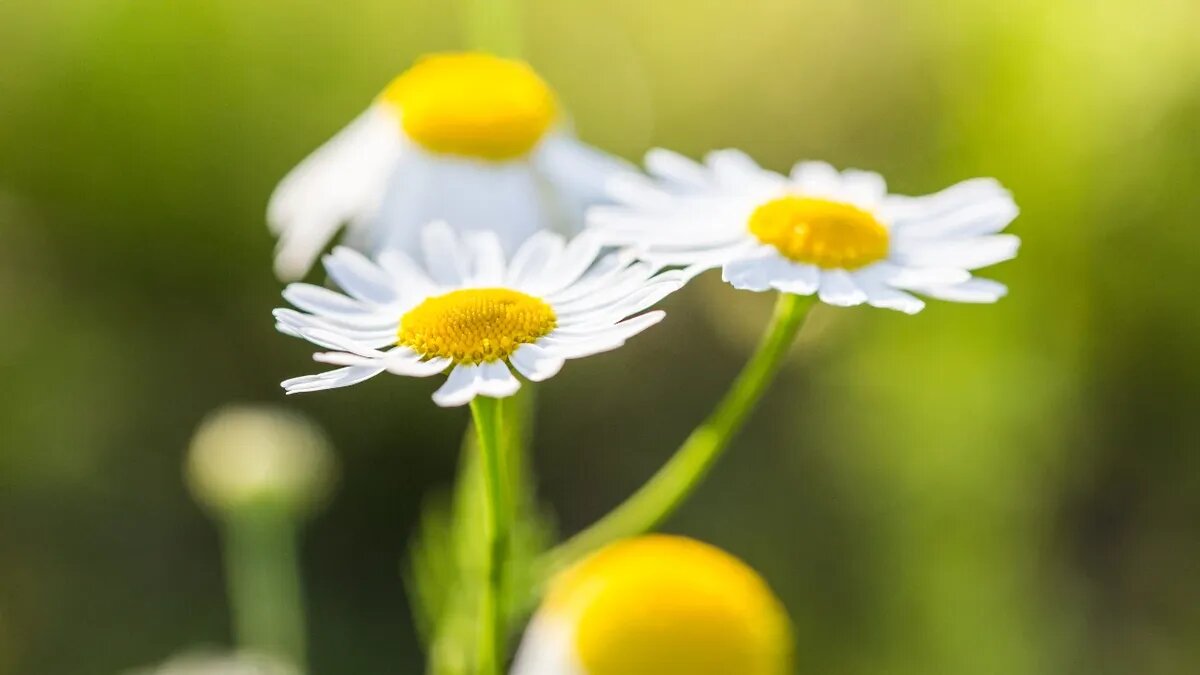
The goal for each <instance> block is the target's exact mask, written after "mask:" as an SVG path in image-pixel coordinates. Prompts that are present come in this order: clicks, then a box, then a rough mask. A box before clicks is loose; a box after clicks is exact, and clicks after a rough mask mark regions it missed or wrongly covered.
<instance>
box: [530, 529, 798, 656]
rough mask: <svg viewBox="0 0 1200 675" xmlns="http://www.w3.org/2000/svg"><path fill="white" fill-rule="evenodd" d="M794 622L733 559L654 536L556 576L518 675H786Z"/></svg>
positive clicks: (628, 543) (689, 543) (617, 546)
mask: <svg viewBox="0 0 1200 675" xmlns="http://www.w3.org/2000/svg"><path fill="white" fill-rule="evenodd" d="M791 657H792V637H791V627H790V622H789V621H788V618H787V614H786V612H785V610H784V608H783V606H782V605H781V604H780V602H779V601H778V600H777V599H776V597H775V596H774V594H773V593H772V592H771V589H770V588H768V587H767V585H766V583H765V582H764V581H763V580H762V579H761V578H760V577H759V575H758V574H757V573H755V572H754V570H752V569H750V568H749V567H747V566H746V565H745V564H744V563H743V562H741V561H740V560H738V559H736V558H734V557H733V556H731V555H729V554H727V553H725V552H723V551H721V550H719V549H717V548H714V547H712V546H709V545H707V544H704V543H701V542H698V541H694V540H691V539H687V538H683V537H676V536H667V535H650V536H644V537H638V538H635V539H628V540H625V541H621V542H618V543H615V544H611V545H609V546H608V547H606V548H604V549H601V550H600V551H599V552H597V553H595V554H593V555H592V556H590V557H588V558H586V559H584V560H583V561H582V562H580V563H578V564H577V565H576V566H574V567H572V568H570V569H568V570H567V571H566V572H564V573H562V574H561V575H559V577H558V578H556V579H555V580H554V581H553V583H552V585H551V587H550V589H549V592H548V593H547V595H546V598H545V600H544V601H543V603H542V606H541V608H540V609H539V610H538V612H537V614H536V616H535V617H534V619H533V621H532V622H531V623H530V627H529V629H528V630H527V632H526V635H525V639H524V641H523V643H522V645H521V649H520V651H519V653H518V655H517V660H516V665H515V666H514V668H513V675H784V674H785V673H788V672H790V668H791Z"/></svg>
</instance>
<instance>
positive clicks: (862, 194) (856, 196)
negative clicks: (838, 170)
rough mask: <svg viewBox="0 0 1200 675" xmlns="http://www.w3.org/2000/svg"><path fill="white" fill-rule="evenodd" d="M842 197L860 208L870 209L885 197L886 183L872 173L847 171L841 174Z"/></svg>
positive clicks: (881, 177) (855, 170)
mask: <svg viewBox="0 0 1200 675" xmlns="http://www.w3.org/2000/svg"><path fill="white" fill-rule="evenodd" d="M841 194H842V197H843V198H844V199H845V200H846V201H848V202H850V203H851V204H855V205H857V206H859V207H862V208H872V207H874V206H875V205H876V204H878V203H879V202H880V201H882V200H883V198H884V197H885V196H886V195H887V182H886V181H884V180H883V176H880V175H879V174H877V173H875V172H873V171H859V170H857V169H847V170H845V171H843V172H842V186H841Z"/></svg>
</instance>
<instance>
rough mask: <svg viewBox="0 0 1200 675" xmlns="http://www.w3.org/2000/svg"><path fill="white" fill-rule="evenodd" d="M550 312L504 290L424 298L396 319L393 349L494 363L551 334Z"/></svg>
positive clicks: (553, 322)
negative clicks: (397, 332)
mask: <svg viewBox="0 0 1200 675" xmlns="http://www.w3.org/2000/svg"><path fill="white" fill-rule="evenodd" d="M557 320H558V319H557V317H556V316H555V314H554V309H552V308H551V307H550V305H548V304H546V302H545V301H543V300H541V299H539V298H535V297H533V296H531V295H526V294H524V293H521V292H520V291H514V290H510V289H507V288H468V289H464V290H459V291H451V292H449V293H446V294H445V295H439V296H436V297H432V298H427V299H426V300H425V301H424V302H422V303H421V304H419V305H417V306H416V307H414V308H412V309H411V310H409V311H408V312H407V313H405V315H404V316H403V317H402V318H401V319H400V331H399V334H398V335H397V338H396V344H398V345H401V346H404V347H409V348H411V349H412V350H413V351H415V352H417V353H418V354H421V355H423V356H427V357H431V358H432V357H449V358H451V359H453V360H454V362H455V363H483V362H485V361H498V360H500V359H506V358H508V357H509V356H511V355H512V353H513V352H514V351H516V350H517V347H519V346H521V345H523V344H527V343H530V342H534V341H535V340H537V339H538V338H540V337H542V336H544V335H546V334H547V333H549V332H550V331H552V330H554V326H555V325H556V323H557Z"/></svg>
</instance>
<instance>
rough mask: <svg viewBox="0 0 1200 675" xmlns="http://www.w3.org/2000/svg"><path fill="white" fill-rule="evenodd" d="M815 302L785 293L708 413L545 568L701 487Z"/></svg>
mask: <svg viewBox="0 0 1200 675" xmlns="http://www.w3.org/2000/svg"><path fill="white" fill-rule="evenodd" d="M813 302H814V301H813V299H812V297H810V296H799V295H792V294H790V293H781V294H779V298H778V300H777V302H776V304H775V313H774V315H773V316H772V318H771V323H770V324H769V326H768V327H767V331H766V333H765V334H764V335H763V338H762V341H761V342H760V343H759V345H758V349H757V350H756V351H755V352H754V355H753V356H751V357H750V360H749V361H748V362H747V363H746V365H745V366H744V367H743V368H742V372H741V373H739V374H738V376H737V379H735V380H734V381H733V385H732V386H731V387H730V388H729V391H727V392H726V393H725V396H724V398H722V399H721V401H720V403H718V404H717V407H716V408H715V409H714V410H713V412H712V413H711V414H710V415H709V416H708V419H706V420H705V421H704V422H703V423H702V424H701V425H700V426H699V427H697V428H696V429H695V431H693V432H692V433H691V435H689V436H688V438H687V440H685V441H684V442H683V445H681V446H679V449H678V450H676V451H675V454H674V455H673V456H672V457H671V459H670V460H668V462H667V463H666V464H665V465H664V466H663V467H662V468H661V469H659V470H658V473H656V474H654V476H653V477H652V478H651V479H650V480H649V481H648V482H647V483H646V484H645V485H643V486H642V487H641V489H639V490H638V491H637V492H635V493H634V494H633V495H632V496H631V497H629V499H627V500H626V501H625V502H624V503H623V504H621V505H620V506H618V507H617V508H615V509H614V510H612V511H611V512H610V513H609V514H608V515H606V516H604V517H603V518H601V519H600V520H599V521H597V522H596V523H595V524H593V525H592V526H591V527H589V528H587V529H586V530H584V531H582V532H580V533H579V534H577V535H575V536H574V537H572V538H570V539H568V540H567V541H566V542H564V543H563V544H561V545H560V546H558V547H557V548H555V549H554V550H552V551H550V552H549V553H547V554H546V556H545V558H544V560H543V561H542V562H543V567H542V569H543V571H544V572H546V573H550V574H552V573H554V572H557V571H559V570H561V569H563V568H564V567H566V566H569V565H570V564H572V563H574V562H576V561H578V560H579V559H581V558H583V557H584V556H586V555H587V554H589V553H591V552H592V551H595V550H597V549H599V548H600V547H602V546H604V545H606V544H609V543H611V542H613V541H616V540H618V539H622V538H625V537H630V536H634V535H637V534H642V533H644V532H648V531H650V530H652V529H654V528H655V527H657V526H658V525H659V524H661V523H662V522H663V521H664V520H666V519H667V517H668V516H670V515H671V514H672V513H673V512H674V511H675V509H677V508H678V507H679V505H680V504H682V503H683V501H684V500H685V499H687V497H688V496H689V495H690V494H691V493H692V491H693V490H695V489H696V486H697V485H699V484H700V481H701V480H703V479H704V477H705V476H706V475H707V474H708V471H709V469H711V468H712V466H713V464H714V463H715V462H716V461H717V459H718V458H719V457H720V456H721V453H722V451H724V450H725V448H726V447H727V446H728V445H729V441H730V439H731V438H732V437H733V435H734V434H735V433H737V431H738V429H740V428H741V426H742V424H743V423H744V422H745V421H746V417H747V416H748V415H749V414H750V412H751V411H752V410H753V409H754V406H755V404H756V403H758V400H759V399H760V398H761V397H762V394H763V392H764V391H765V390H766V388H767V386H768V385H769V384H770V383H771V380H772V379H774V376H775V373H776V372H777V371H778V370H779V366H780V364H781V363H782V362H783V359H784V356H786V355H787V351H788V348H789V347H790V346H791V345H792V343H793V342H794V341H795V337H796V334H797V333H798V332H799V330H800V327H801V326H802V325H803V324H804V319H805V317H807V316H808V312H809V309H810V308H811V307H812V305H813Z"/></svg>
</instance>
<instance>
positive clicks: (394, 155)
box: [267, 106, 403, 280]
mask: <svg viewBox="0 0 1200 675" xmlns="http://www.w3.org/2000/svg"><path fill="white" fill-rule="evenodd" d="M402 147H403V144H402V142H401V137H400V127H399V125H398V124H397V122H396V119H395V118H394V117H393V116H391V115H390V114H389V113H388V112H387V111H386V110H384V109H382V108H380V107H378V106H372V107H371V108H369V109H368V110H367V111H366V112H364V113H363V114H362V115H360V116H359V117H357V118H356V119H355V120H354V121H353V122H351V123H350V124H349V126H347V127H346V128H345V129H343V130H342V131H341V132H339V133H338V134H337V135H336V136H334V137H333V138H332V139H331V140H330V141H329V142H327V143H326V144H325V145H323V146H321V147H320V148H319V149H318V150H317V151H316V152H314V153H313V154H312V155H310V156H309V157H308V158H307V159H305V160H304V161H302V162H301V163H300V164H299V165H298V166H297V167H296V168H295V169H293V170H292V171H291V173H289V174H288V175H287V176H286V177H285V178H284V179H283V181H282V182H280V184H279V187H277V188H276V189H275V193H274V194H273V195H271V201H270V204H269V205H268V207H267V222H268V224H269V225H270V226H271V230H272V231H273V232H275V233H276V234H277V235H278V236H279V243H278V245H277V247H276V252H275V272H276V274H278V275H279V277H280V278H281V279H285V280H290V279H297V278H299V277H302V276H304V273H305V272H307V271H308V269H309V268H310V267H312V263H313V261H314V260H316V259H317V256H318V255H320V253H321V250H322V249H324V248H325V245H326V244H328V243H329V241H330V240H331V239H332V238H333V235H334V234H335V233H336V232H337V231H338V229H339V228H340V227H341V226H342V225H343V224H345V223H347V222H357V221H362V220H364V219H368V218H370V217H371V216H372V214H373V213H374V211H375V210H376V209H377V208H378V206H379V204H380V202H381V200H382V198H383V191H384V186H385V185H386V184H387V181H388V176H389V175H390V173H391V171H392V169H393V167H394V166H395V164H396V163H397V161H398V160H399V158H400V157H401V155H402V154H403V153H402Z"/></svg>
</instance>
